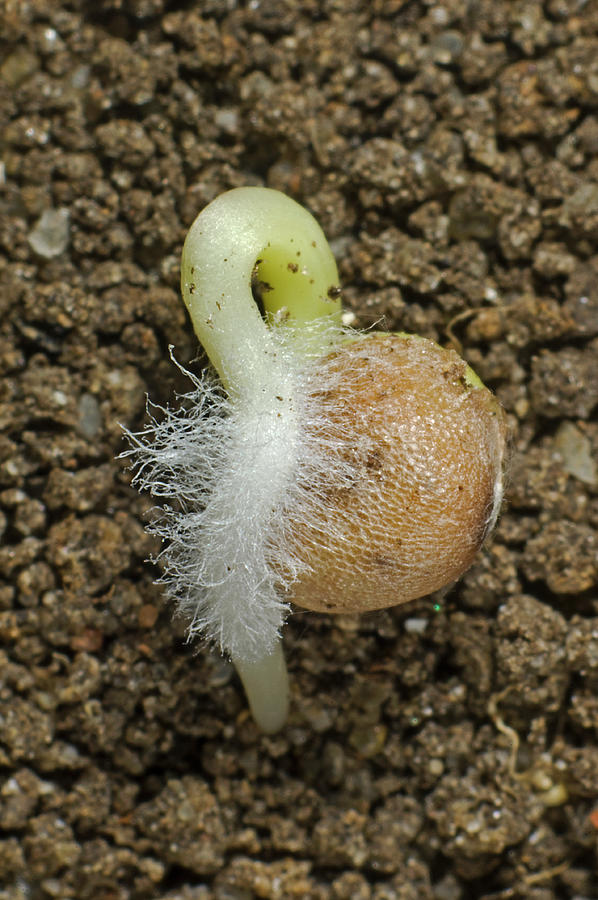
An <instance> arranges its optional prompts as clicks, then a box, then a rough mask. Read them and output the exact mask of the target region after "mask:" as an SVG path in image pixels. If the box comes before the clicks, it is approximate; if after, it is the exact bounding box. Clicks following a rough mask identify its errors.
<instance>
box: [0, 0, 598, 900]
mask: <svg viewBox="0 0 598 900" xmlns="http://www.w3.org/2000/svg"><path fill="white" fill-rule="evenodd" d="M0 16H1V17H0V41H1V43H0V55H1V59H0V158H1V163H2V165H1V169H0V175H1V181H2V184H1V185H0V247H1V256H0V283H1V286H0V308H1V324H0V367H1V371H2V380H1V404H0V420H1V427H2V434H1V436H0V530H1V531H2V532H3V537H2V546H1V548H0V898H1V900H17V898H19V900H23V898H31V900H47V898H48V900H49V898H60V900H71V898H72V900H125V898H127V900H128V898H131V900H154V898H161V900H208V898H215V900H250V898H253V897H256V898H283V900H284V898H318V900H319V898H322V900H323V898H333V900H344V898H346V900H370V898H372V900H374V898H375V900H394V898H400V900H411V898H413V900H428V898H430V900H469V898H473V900H475V898H503V897H504V898H510V897H514V898H519V897H521V898H533V900H550V898H571V900H573V898H575V900H588V898H598V863H597V848H598V591H597V588H598V538H597V526H598V474H597V459H598V424H597V422H596V416H595V413H596V408H597V405H598V158H597V151H598V4H597V3H596V2H595V0H588V2H584V0H546V2H544V3H540V2H534V0H528V2H516V0H513V2H504V0H503V2H500V0H475V2H474V0H471V2H467V0H445V2H441V0H435V2H432V0H419V2H417V0H411V2H409V0H369V2H368V0H307V2H304V3H296V2H291V0H276V2H274V0H252V2H236V0H205V2H203V3H192V2H187V3H184V2H178V3H169V2H166V0H108V2H104V3H97V2H95V3H91V2H90V3H86V2H83V0H72V2H55V0H4V2H3V5H2V7H1V13H0ZM245 184H266V185H269V186H271V187H275V188H279V189H281V190H283V191H285V192H287V193H288V194H290V195H291V196H293V197H295V198H296V199H297V200H298V201H299V202H301V203H303V204H304V205H306V206H307V207H308V208H309V209H310V210H311V211H312V212H313V213H314V215H315V216H316V217H317V218H318V220H319V221H320V223H321V225H322V227H323V228H324V231H325V232H326V234H327V235H328V237H329V238H330V240H331V242H332V246H333V249H334V251H335V254H336V256H337V259H338V262H339V268H340V274H341V280H342V284H343V287H344V302H345V306H346V308H347V310H348V311H350V312H352V314H353V317H352V321H353V323H354V324H356V325H358V326H363V327H369V326H371V325H372V324H374V323H378V325H379V326H380V327H382V328H386V329H390V330H392V329H404V330H408V331H416V332H419V333H420V334H424V335H427V336H429V337H431V338H434V339H436V340H439V341H440V342H441V343H443V344H445V345H447V346H449V345H452V346H454V347H456V348H458V349H459V350H461V351H462V353H463V355H464V356H465V357H466V359H467V360H468V361H469V362H470V363H471V364H472V365H473V366H474V368H475V369H476V370H477V371H478V373H479V374H480V376H481V377H482V378H483V379H484V380H485V381H486V383H487V384H488V385H489V386H491V387H492V388H493V389H494V390H495V391H496V392H497V394H498V396H499V397H500V399H501V400H502V402H503V404H504V406H505V408H506V410H507V413H508V419H509V427H510V465H509V476H508V488H507V496H506V501H505V505H504V511H503V514H502V517H501V520H500V522H499V525H498V528H497V530H496V534H495V536H494V537H493V539H492V541H491V542H490V543H489V544H488V545H487V546H486V547H485V549H484V550H483V552H482V553H481V554H480V555H479V558H478V560H477V562H476V563H475V565H474V566H473V568H472V569H471V570H470V571H469V572H468V573H467V575H466V576H465V577H464V578H463V579H462V581H461V582H460V584H458V585H457V586H456V587H455V588H454V589H452V590H451V591H449V592H446V593H445V594H444V595H442V596H435V597H427V598H424V599H422V600H421V601H418V602H415V603H411V604H409V605H406V606H399V607H397V608H395V609H391V610H388V611H384V612H381V613H378V614H375V615H368V616H362V617H361V618H358V617H351V616H343V617H330V616H324V615H317V614H314V613H304V612H297V613H296V614H294V615H293V616H292V618H291V620H290V622H289V624H288V626H287V627H286V629H285V636H284V640H285V646H286V651H287V655H288V660H289V668H290V677H291V682H292V710H291V715H290V719H289V723H288V726H287V727H286V728H285V729H284V730H283V731H282V732H281V733H280V734H279V735H277V736H275V737H264V736H262V735H260V733H259V732H258V731H257V729H256V727H255V725H254V724H253V722H252V721H251V719H250V718H249V716H248V713H247V709H246V704H245V699H244V696H243V694H242V691H241V688H240V685H239V682H238V680H237V677H236V675H235V672H234V671H233V669H232V668H231V666H230V665H229V664H228V663H227V662H226V661H224V660H222V659H221V658H219V656H218V655H215V654H211V653H210V652H208V651H207V650H206V649H205V648H203V649H202V648H197V647H195V648H194V647H190V646H188V645H186V644H185V641H184V630H185V629H184V622H181V621H174V622H173V620H172V610H171V609H170V608H168V606H167V605H166V604H165V603H164V601H163V598H162V594H161V590H160V588H159V587H157V586H155V585H154V584H153V581H154V579H155V578H156V576H157V575H158V574H159V573H158V571H157V569H156V568H155V567H153V566H152V565H151V564H149V563H147V562H146V559H147V558H148V557H149V556H150V555H151V554H152V553H153V552H155V550H156V547H155V545H154V544H153V540H152V539H150V538H148V537H147V536H146V535H145V533H144V523H145V522H146V521H147V516H148V511H149V509H150V507H151V500H150V499H149V498H147V497H141V496H139V495H138V494H137V493H136V492H135V491H134V490H133V489H132V488H131V487H130V473H129V472H128V471H127V469H126V465H125V463H124V462H123V461H120V462H119V461H116V460H115V456H116V455H117V454H118V453H119V452H120V451H122V450H123V449H124V446H123V441H122V436H121V429H120V425H119V423H123V424H124V425H126V426H128V427H130V428H133V429H135V428H140V427H141V426H142V424H143V421H144V414H145V413H144V406H145V393H146V392H148V393H149V395H150V396H151V397H152V399H153V400H155V401H156V402H159V403H162V404H166V403H168V402H170V403H173V402H176V398H175V392H176V391H179V392H180V391H185V390H186V389H188V387H189V385H188V383H186V382H185V379H184V378H183V376H182V375H181V373H180V372H179V371H178V370H177V369H176V368H175V367H174V365H173V364H172V362H171V361H170V359H169V354H168V346H169V344H173V345H174V346H175V348H176V350H175V352H176V356H177V358H178V360H179V361H180V362H181V363H183V364H185V365H190V366H192V367H194V368H195V370H196V371H199V370H200V369H201V365H202V360H201V357H199V356H198V354H199V350H198V347H197V343H196V341H195V339H194V337H193V334H192V331H191V328H190V325H189V323H188V321H187V319H186V314H185V311H184V308H183V304H182V302H181V300H180V298H179V290H178V263H179V254H180V250H181V245H182V241H183V238H184V235H185V232H186V229H187V228H188V227H189V225H190V224H191V222H192V220H193V218H194V217H195V215H196V214H197V212H198V211H199V210H200V209H201V208H202V207H203V206H204V205H205V204H206V203H207V202H209V201H210V200H211V199H212V198H213V197H214V196H216V195H217V194H218V193H220V192H221V191H223V190H226V189H227V188H231V187H235V186H238V185H245ZM348 318H351V316H349V317H348Z"/></svg>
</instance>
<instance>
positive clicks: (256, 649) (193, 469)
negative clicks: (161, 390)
mask: <svg viewBox="0 0 598 900" xmlns="http://www.w3.org/2000/svg"><path fill="white" fill-rule="evenodd" d="M318 329H319V330H320V332H321V324H320V323H318ZM304 331H305V326H304V327H303V328H302V332H304ZM271 333H272V335H273V337H274V340H275V343H276V348H277V349H276V355H277V365H276V374H277V376H278V380H277V381H276V383H275V384H270V383H268V382H267V381H265V382H264V385H263V389H262V391H261V392H259V393H257V394H256V395H255V396H252V397H248V396H246V395H245V396H243V397H235V396H232V397H231V396H228V395H227V394H226V393H225V392H224V390H223V388H222V386H221V384H220V382H219V380H217V378H216V376H215V375H214V374H213V372H211V371H208V372H207V373H204V374H203V375H202V376H201V377H199V378H198V377H196V376H195V375H193V374H192V373H190V372H187V371H186V370H185V369H182V371H184V372H185V374H186V375H187V376H188V377H189V378H190V380H191V381H192V384H193V389H192V390H191V391H190V392H189V393H187V394H184V395H182V396H181V397H179V398H178V399H179V400H180V401H181V406H180V408H178V409H170V408H166V409H165V408H163V407H160V406H156V405H155V404H152V403H150V402H149V401H148V406H147V410H148V414H149V416H150V422H149V424H148V425H147V426H146V427H145V429H144V430H143V431H141V432H139V433H137V434H133V433H131V432H129V431H126V432H125V433H126V437H127V438H128V440H129V443H130V444H131V447H130V449H129V450H127V451H125V453H124V454H122V455H123V456H128V457H130V458H131V459H132V461H133V466H134V468H135V470H136V471H135V475H134V478H133V484H135V485H136V486H137V487H138V488H140V489H143V490H147V491H149V492H150V493H151V494H152V495H153V496H155V497H159V498H164V499H165V500H167V501H168V502H167V504H166V505H165V506H164V507H162V508H161V509H159V510H157V512H156V517H155V518H154V520H153V522H152V524H151V525H150V526H149V530H150V531H151V532H152V533H154V534H157V535H159V536H160V537H161V538H162V539H163V540H164V541H165V542H166V545H165V547H164V549H163V550H162V551H161V553H160V554H159V557H158V559H159V561H160V562H161V564H162V567H163V575H162V577H161V579H160V581H161V582H162V583H164V584H165V585H166V586H167V593H168V595H169V597H171V598H173V599H174V600H175V601H176V603H177V610H178V612H179V613H180V614H182V615H183V616H185V617H186V618H187V619H188V620H189V622H190V624H189V630H188V638H189V639H192V638H195V637H197V636H200V635H201V636H203V637H204V638H205V639H207V640H209V641H211V642H213V643H215V644H217V645H218V646H219V648H220V649H221V651H222V652H223V653H225V654H226V655H227V656H229V657H231V658H232V659H233V660H241V661H245V662H252V661H255V660H259V659H261V658H263V657H264V656H267V655H269V654H271V653H272V652H273V651H274V649H275V647H276V644H277V642H278V640H279V638H280V630H281V626H282V625H283V623H284V619H285V617H286V614H287V612H288V604H287V603H286V601H285V594H286V592H287V591H288V589H289V587H290V585H291V584H292V583H293V582H294V581H295V580H296V579H297V578H298V577H299V576H300V575H301V574H302V573H304V572H305V570H306V567H307V564H306V563H305V562H304V561H301V560H300V559H299V558H298V554H297V553H296V552H295V551H294V550H293V549H292V548H293V543H294V542H293V540H292V535H290V534H288V533H287V528H288V522H289V518H292V517H290V516H289V515H288V512H289V511H290V510H297V509H301V511H302V516H303V517H304V519H305V518H306V519H307V524H313V522H314V521H315V520H316V519H317V520H318V521H319V522H325V520H326V508H325V504H326V503H327V502H328V503H329V502H330V499H329V497H328V499H326V496H325V493H326V491H325V490H322V488H329V486H330V485H331V484H335V485H336V486H338V487H342V486H343V485H348V484H351V483H352V482H353V481H354V479H355V473H354V471H353V467H352V465H351V462H350V461H349V456H350V455H349V454H347V452H346V448H345V450H343V445H344V442H343V440H342V439H341V438H340V437H338V435H335V433H334V430H332V432H331V431H330V429H328V428H327V427H326V424H325V423H323V422H322V420H321V414H322V401H321V398H322V397H326V396H327V395H328V394H329V393H330V392H333V391H334V390H335V387H336V385H337V382H338V379H339V377H340V376H339V374H338V372H336V371H335V372H331V373H330V375H329V377H328V378H327V377H326V367H324V369H322V367H321V361H320V364H319V369H318V377H317V380H316V379H315V369H316V366H317V365H318V360H310V359H309V358H308V357H306V356H305V354H304V353H298V352H297V350H296V349H295V348H296V346H297V345H298V343H300V341H299V339H298V336H297V334H296V333H295V332H294V330H293V329H291V328H289V327H288V326H287V327H282V328H278V329H277V328H272V329H271ZM342 337H343V334H342V331H341V330H340V329H337V328H335V327H330V329H329V330H328V334H327V338H328V340H327V343H328V347H329V349H333V348H334V345H335V344H336V343H337V342H338V341H339V340H340V339H341V338H342ZM179 368H181V367H180V366H179ZM281 371H283V372H285V373H286V376H285V378H284V383H282V384H281V382H280V372H281ZM310 520H311V521H310Z"/></svg>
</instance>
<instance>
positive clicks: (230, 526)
mask: <svg viewBox="0 0 598 900" xmlns="http://www.w3.org/2000/svg"><path fill="white" fill-rule="evenodd" d="M181 283H182V293H183V299H184V301H185V304H186V306H187V309H188V310H189V314H190V317H191V321H192V323H193V327H194V329H195V333H196V335H197V337H198V338H199V340H200V341H201V343H202V344H203V346H204V348H205V350H206V352H207V354H208V356H209V358H210V361H211V363H212V367H213V368H212V369H211V370H209V371H208V372H206V373H205V374H204V375H203V376H202V377H200V378H197V377H195V376H193V375H191V374H190V373H188V374H189V377H190V378H191V380H192V382H193V390H192V391H191V392H190V393H188V394H186V395H185V396H184V397H183V398H182V400H183V404H182V406H181V408H180V409H178V410H160V413H161V418H160V419H159V420H158V419H156V418H155V417H154V416H153V415H152V417H151V421H150V423H149V425H148V426H147V427H146V428H145V430H144V431H142V432H141V433H139V434H137V435H132V434H130V433H129V434H128V437H129V440H130V442H131V444H132V446H131V449H130V450H129V451H127V454H128V455H131V456H132V457H133V460H134V463H135V465H136V474H135V476H134V483H135V484H137V486H138V487H140V488H142V489H146V490H149V491H150V492H151V493H152V494H153V495H154V496H156V497H161V498H167V499H168V500H169V501H170V504H169V505H167V506H165V507H164V508H163V510H162V511H161V513H160V514H159V515H158V518H157V519H156V520H155V521H154V522H153V523H152V525H151V526H150V529H151V530H152V531H153V532H154V533H156V534H158V535H160V536H161V537H162V538H163V539H164V540H165V546H164V549H163V550H162V552H161V554H160V558H161V561H162V564H163V569H164V575H163V578H162V579H161V580H162V581H163V582H164V583H165V584H166V585H167V592H168V594H169V595H170V596H171V597H173V598H174V599H175V600H176V602H177V604H178V610H179V611H180V613H182V614H183V615H184V616H186V617H187V619H188V621H189V623H190V624H189V629H188V635H189V638H193V637H196V636H198V635H201V636H202V637H203V638H204V639H207V640H208V641H210V642H212V643H214V644H216V645H217V646H218V647H219V648H220V650H221V652H222V653H223V654H225V655H226V656H228V657H229V658H230V659H231V660H232V661H233V663H234V664H235V666H236V668H237V670H238V672H239V675H240V677H241V679H242V681H243V684H244V687H245V690H246V693H247V696H248V699H249V704H250V707H251V710H252V713H253V715H254V718H255V720H256V722H257V723H258V724H259V726H260V727H261V728H262V729H263V730H264V731H266V732H274V731H277V730H278V729H279V728H280V727H281V726H282V725H283V724H284V722H285V720H286V717H287V710H288V679H287V673H286V666H285V662H284V656H283V652H282V644H281V629H282V626H283V624H284V621H285V618H286V616H287V615H288V613H289V611H290V608H291V604H297V605H299V606H301V607H304V608H307V609H312V610H320V611H328V612H355V611H367V610H373V609H378V608H382V607H386V606H392V605H396V604H399V603H404V602H406V601H408V600H412V599H414V598H416V597H421V596H423V595H425V594H428V593H430V592H431V591H434V590H437V589H438V588H440V587H442V586H444V585H446V584H449V583H451V582H453V581H454V580H455V579H457V578H458V577H459V576H460V575H461V574H462V573H463V572H464V571H465V569H467V568H468V567H469V565H471V562H472V561H473V558H474V556H475V554H476V552H477V551H478V549H479V547H480V546H481V544H482V542H483V540H484V538H485V536H486V535H487V534H488V532H489V531H490V530H491V528H492V526H493V525H494V523H495V521H496V517H497V514H498V509H499V506H500V502H501V497H502V459H503V452H504V443H505V437H504V436H505V425H504V416H503V413H502V409H501V407H500V405H499V403H498V401H497V400H496V399H495V398H494V396H493V395H492V394H491V393H490V391H488V390H487V389H486V388H485V387H484V385H483V384H482V383H481V381H480V380H479V378H478V377H477V376H476V375H475V374H474V372H472V370H471V369H470V368H469V367H468V366H467V365H466V363H464V362H463V360H461V359H460V358H459V357H458V356H457V354H456V353H454V352H453V351H451V350H445V349H443V348H441V347H440V346H438V345H437V344H435V343H433V342H432V341H429V340H426V339H424V338H420V337H417V336H414V335H406V334H378V333H368V334H367V335H363V334H360V333H356V332H351V333H347V331H346V330H345V329H343V328H342V326H341V319H340V315H341V308H340V301H339V288H338V275H337V270H336V265H335V262H334V258H333V256H332V253H331V251H330V249H329V247H328V244H327V242H326V239H325V237H324V235H323V233H322V231H321V229H320V227H319V225H318V224H317V222H316V221H315V220H314V219H313V218H312V216H311V215H310V214H309V213H308V212H307V211H306V210H305V209H303V208H302V207H301V206H299V205H298V204H297V203H295V202H294V201H293V200H291V199H290V198H288V197H286V196H285V195H284V194H281V193H279V192H278V191H273V190H270V189H267V188H237V189H235V190H232V191H229V192H227V193H225V194H222V195H221V196H219V197H217V198H216V200H214V201H213V202H212V203H210V204H209V206H207V207H206V208H205V209H204V210H203V211H202V212H201V213H200V215H199V216H198V217H197V219H196V220H195V222H194V223H193V225H192V226H191V229H190V231H189V233H188V235H187V239H186V241H185V245H184V248H183V256H182V263H181ZM252 285H253V288H254V290H253V291H252ZM254 292H257V293H258V294H259V298H260V302H261V304H262V306H263V311H260V309H259V308H258V304H257V303H256V299H255V296H254Z"/></svg>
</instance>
